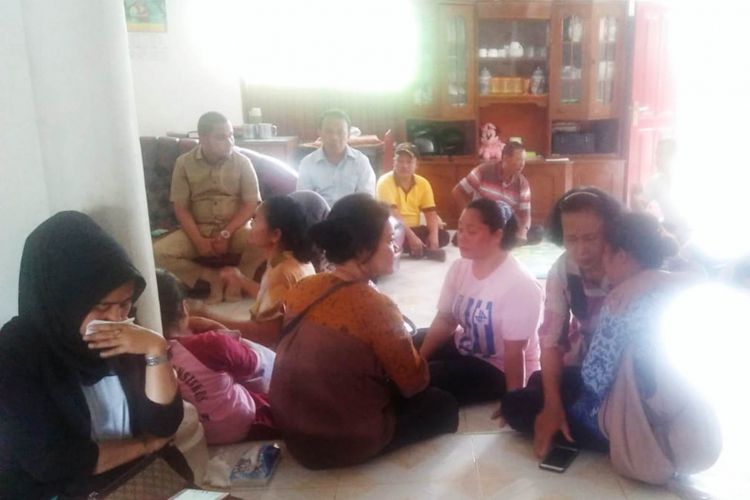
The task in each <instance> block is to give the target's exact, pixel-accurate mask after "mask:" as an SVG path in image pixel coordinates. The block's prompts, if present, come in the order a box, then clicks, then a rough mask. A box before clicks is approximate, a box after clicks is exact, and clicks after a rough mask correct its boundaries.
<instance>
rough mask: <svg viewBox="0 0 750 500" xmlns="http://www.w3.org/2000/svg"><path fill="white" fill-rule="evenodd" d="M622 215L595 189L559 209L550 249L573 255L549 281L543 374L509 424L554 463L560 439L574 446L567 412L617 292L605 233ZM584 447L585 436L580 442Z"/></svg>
mask: <svg viewBox="0 0 750 500" xmlns="http://www.w3.org/2000/svg"><path fill="white" fill-rule="evenodd" d="M621 213H622V207H621V206H620V203H619V202H618V201H617V200H615V199H614V198H613V197H612V196H610V195H608V194H607V193H605V192H603V191H601V190H600V189H597V188H593V187H584V188H575V189H572V190H570V191H568V192H567V193H565V194H564V195H563V196H562V197H561V198H560V199H559V200H558V201H557V203H556V204H555V206H554V209H553V210H552V214H551V215H550V220H549V224H548V237H549V239H550V241H552V242H553V243H556V244H558V245H560V246H563V247H564V248H565V252H564V253H563V254H562V255H561V256H560V258H559V259H557V261H556V262H555V263H554V264H553V265H552V268H551V269H550V270H549V273H548V275H547V283H546V294H545V302H544V316H543V319H542V324H541V326H540V327H539V344H540V347H541V356H540V361H541V368H542V369H541V372H536V373H534V374H532V375H531V377H530V378H529V381H528V384H527V385H526V387H525V388H523V389H521V390H516V391H512V392H509V393H508V394H506V395H505V397H504V398H503V403H502V410H501V412H502V417H503V418H504V419H505V421H506V422H507V423H508V424H509V425H510V426H511V427H512V428H513V429H515V430H517V431H520V432H524V433H528V434H531V433H533V434H534V452H535V454H536V455H537V456H538V457H539V458H541V457H544V456H546V455H547V453H548V452H549V449H550V445H551V443H552V440H553V439H554V438H555V436H557V434H558V433H562V434H563V435H564V437H566V438H567V439H568V440H570V441H572V440H573V439H574V437H575V436H574V434H575V430H571V429H570V427H569V425H568V422H567V419H566V416H565V410H564V408H565V404H566V403H569V402H570V401H573V400H574V399H575V398H576V397H577V395H578V392H579V391H580V387H581V368H580V367H581V362H582V360H583V357H584V356H585V354H586V351H587V349H588V345H589V342H590V341H591V336H592V335H593V333H594V329H595V328H596V325H597V324H598V320H599V310H600V309H601V306H602V303H603V302H604V298H605V297H606V295H607V292H608V291H609V289H610V285H609V280H607V278H606V277H605V276H604V265H603V263H602V261H603V258H604V233H605V231H606V230H607V228H608V227H609V226H610V225H611V224H612V223H613V222H614V221H616V220H617V219H618V218H619V216H620V214H621ZM575 438H576V439H577V440H578V441H579V444H581V443H580V439H581V436H578V437H575Z"/></svg>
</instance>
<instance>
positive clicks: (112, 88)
mask: <svg viewBox="0 0 750 500" xmlns="http://www.w3.org/2000/svg"><path fill="white" fill-rule="evenodd" d="M0 30H2V31H0V32H2V33H3V37H2V41H0V64H2V65H3V67H2V69H0V75H2V77H1V78H0V105H1V106H0V141H1V142H0V168H2V182H1V183H0V227H2V228H3V235H2V238H3V239H2V241H3V245H2V255H1V256H0V273H2V274H0V276H2V278H3V281H2V287H0V294H1V295H0V301H1V302H0V322H5V321H6V320H7V319H9V318H10V317H11V316H13V315H14V314H16V312H17V286H18V282H17V277H18V269H19V263H20V255H21V249H22V247H23V242H24V239H25V238H26V236H27V235H28V233H29V232H30V231H31V230H32V229H33V228H34V227H35V226H36V225H37V224H38V223H39V222H41V220H43V219H45V218H46V217H47V216H49V215H51V214H53V213H55V212H58V211H61V210H79V211H82V212H85V213H88V214H89V215H91V216H92V217H93V218H94V219H95V220H96V221H97V222H98V223H99V224H101V225H102V226H103V227H104V228H105V229H106V230H108V231H109V232H110V234H112V235H113V236H114V237H115V238H116V239H117V240H118V241H119V242H120V243H122V244H123V246H124V247H125V248H126V250H127V251H128V253H129V254H130V256H131V258H132V259H133V262H134V264H135V265H136V267H138V268H139V269H140V270H141V272H142V273H143V274H144V276H145V277H146V280H147V282H148V283H149V286H148V288H147V290H146V293H144V295H143V296H142V298H141V300H140V301H139V313H140V319H141V320H142V322H143V323H144V324H145V325H147V326H150V327H152V328H155V329H160V321H159V307H158V300H157V294H156V287H155V286H154V285H155V283H154V281H155V279H154V273H153V271H154V262H153V254H152V250H151V240H150V237H149V226H148V212H147V209H146V193H145V186H144V180H143V169H142V166H141V155H140V148H139V144H138V130H137V125H136V114H135V103H134V97H133V90H132V89H133V85H132V79H131V71H130V61H129V58H128V52H127V50H128V49H127V35H126V31H125V15H124V9H123V6H122V3H121V2H114V1H106V2H98V1H97V2H91V1H90V0H66V1H65V2H64V3H63V2H59V3H58V2H56V3H54V4H51V3H49V2H48V1H45V0H3V1H2V2H0Z"/></svg>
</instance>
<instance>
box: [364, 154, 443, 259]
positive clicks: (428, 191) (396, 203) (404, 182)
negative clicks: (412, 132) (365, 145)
mask: <svg viewBox="0 0 750 500" xmlns="http://www.w3.org/2000/svg"><path fill="white" fill-rule="evenodd" d="M416 170H417V148H416V147H415V146H414V145H413V144H411V143H408V142H402V143H401V144H399V145H398V146H396V149H395V153H394V166H393V170H392V171H391V172H387V173H385V174H383V175H382V176H381V177H380V179H378V185H377V195H378V199H379V200H380V201H382V202H384V203H387V204H388V205H389V206H390V207H391V213H392V214H393V216H394V217H396V218H397V219H399V220H400V221H401V222H402V223H403V224H404V228H405V230H406V238H405V240H404V246H405V248H404V250H405V251H406V252H408V253H409V254H411V255H412V256H413V257H427V258H429V259H434V260H439V261H444V260H445V250H443V249H442V248H441V247H444V246H445V245H447V244H448V240H449V239H450V237H449V235H448V231H446V230H445V229H441V228H440V218H439V217H438V214H437V211H436V207H435V197H434V195H433V193H432V186H430V183H429V181H428V180H427V179H425V178H424V177H422V176H421V175H417V174H416V173H415V172H416ZM422 213H423V214H424V217H425V222H426V225H420V214H422Z"/></svg>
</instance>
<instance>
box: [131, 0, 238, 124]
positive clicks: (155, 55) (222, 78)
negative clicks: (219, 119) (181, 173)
mask: <svg viewBox="0 0 750 500" xmlns="http://www.w3.org/2000/svg"><path fill="white" fill-rule="evenodd" d="M213 3H214V2H213V1H212V2H207V1H206V0H167V32H166V33H129V35H128V36H129V43H130V58H131V66H132V71H133V86H134V89H135V103H136V109H137V114H138V131H139V134H140V135H164V134H165V133H166V132H170V131H174V132H187V131H190V130H195V128H196V123H197V121H198V117H199V116H200V115H201V114H203V113H204V112H206V111H219V112H220V113H223V114H224V115H226V116H227V118H229V120H230V121H232V122H233V123H242V98H241V94H240V78H239V72H237V73H236V74H235V73H234V70H235V68H232V67H228V66H227V65H226V64H225V59H224V58H223V57H221V56H222V55H221V54H216V56H217V57H212V54H207V53H206V52H207V51H206V44H202V43H201V40H203V39H204V37H211V36H212V35H211V33H207V32H206V30H207V29H209V28H207V26H210V25H212V24H211V23H206V24H205V25H201V22H200V21H201V19H200V17H201V15H202V13H203V11H202V9H204V8H205V6H206V4H209V5H210V4H213Z"/></svg>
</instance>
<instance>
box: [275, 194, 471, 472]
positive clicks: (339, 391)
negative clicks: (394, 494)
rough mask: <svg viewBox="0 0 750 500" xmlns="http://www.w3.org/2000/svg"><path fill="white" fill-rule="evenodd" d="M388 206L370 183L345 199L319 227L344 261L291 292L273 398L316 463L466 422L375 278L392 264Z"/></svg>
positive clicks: (300, 449) (307, 459) (354, 457)
mask: <svg viewBox="0 0 750 500" xmlns="http://www.w3.org/2000/svg"><path fill="white" fill-rule="evenodd" d="M389 215H390V214H389V210H388V207H387V206H385V205H383V204H381V203H378V202H377V201H375V200H374V199H373V198H372V197H371V196H370V195H368V194H365V193H358V194H352V195H348V196H345V197H343V198H342V199H341V200H339V201H338V202H337V203H336V204H335V205H334V206H333V209H332V210H331V213H330V215H329V216H328V218H327V219H326V220H325V221H323V222H321V223H319V224H316V225H315V226H313V227H312V229H311V237H312V239H313V241H314V242H315V243H316V244H317V245H318V246H319V247H320V248H321V249H323V251H324V252H325V257H326V259H327V260H328V261H329V262H331V263H332V264H334V265H335V266H336V268H335V270H334V271H333V272H330V273H320V274H317V275H314V276H310V277H308V278H305V279H303V280H302V281H300V282H299V283H298V284H297V286H295V287H294V288H292V289H291V290H289V292H288V293H287V296H286V312H285V315H284V324H285V326H284V334H283V336H282V340H281V342H280V343H279V346H278V350H277V351H276V364H275V366H274V374H273V379H272V380H271V394H270V397H271V407H272V408H273V412H274V418H275V419H276V423H277V425H278V426H279V428H280V429H281V431H282V433H283V435H284V437H285V441H286V444H287V447H288V449H289V452H290V453H291V454H292V455H293V456H294V457H295V458H296V459H297V460H298V461H299V462H300V463H302V465H304V466H305V467H309V468H311V469H322V468H328V467H341V466H347V465H352V464H356V463H361V462H364V461H366V460H368V459H370V458H372V457H374V456H375V455H378V454H380V453H382V452H384V451H385V450H386V449H393V448H396V447H399V446H403V445H404V444H407V443H410V442H413V441H417V440H421V439H426V438H428V437H431V436H435V435H437V434H441V433H446V432H454V431H455V430H456V428H457V426H458V406H457V405H456V402H455V400H454V399H453V397H451V396H450V395H449V394H447V393H445V392H443V391H440V390H438V389H435V388H429V389H426V388H427V385H428V376H429V374H428V370H427V363H426V362H425V361H424V360H423V359H422V357H421V356H420V355H419V354H418V353H417V351H416V350H415V349H414V345H413V344H412V339H411V337H410V336H409V334H408V333H407V332H406V331H405V329H404V322H403V320H402V316H401V313H400V312H399V310H398V307H396V305H395V304H394V303H393V302H392V301H391V300H390V299H388V298H387V297H386V296H385V295H383V294H381V293H379V292H378V291H377V290H376V289H375V287H374V286H373V285H372V283H371V281H370V280H372V279H374V278H377V277H378V276H382V275H385V274H390V273H392V272H393V264H394V262H393V261H394V250H395V249H394V245H393V228H392V226H391V224H390V222H389V220H388V218H389Z"/></svg>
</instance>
